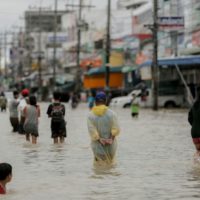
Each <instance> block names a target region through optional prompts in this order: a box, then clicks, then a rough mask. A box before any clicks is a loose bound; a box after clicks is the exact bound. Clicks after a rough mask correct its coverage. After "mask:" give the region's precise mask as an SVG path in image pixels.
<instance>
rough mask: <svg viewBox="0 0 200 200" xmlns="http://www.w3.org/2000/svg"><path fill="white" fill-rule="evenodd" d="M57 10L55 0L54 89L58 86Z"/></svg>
mask: <svg viewBox="0 0 200 200" xmlns="http://www.w3.org/2000/svg"><path fill="white" fill-rule="evenodd" d="M57 12H58V1H57V0H55V5H54V36H53V38H54V40H53V41H54V45H53V89H55V86H56V67H57V58H56V55H57V41H56V39H57V28H58V26H57Z"/></svg>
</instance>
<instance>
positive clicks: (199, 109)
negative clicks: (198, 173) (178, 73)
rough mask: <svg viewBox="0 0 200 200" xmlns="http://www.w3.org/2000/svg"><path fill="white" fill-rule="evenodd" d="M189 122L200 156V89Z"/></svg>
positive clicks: (189, 114) (189, 115)
mask: <svg viewBox="0 0 200 200" xmlns="http://www.w3.org/2000/svg"><path fill="white" fill-rule="evenodd" d="M188 121H189V123H190V125H191V126H192V128H191V136H192V139H193V143H194V145H195V147H196V150H197V154H198V155H199V156H200V87H198V88H197V98H196V101H195V102H194V104H193V106H192V108H191V109H190V111H189V113H188Z"/></svg>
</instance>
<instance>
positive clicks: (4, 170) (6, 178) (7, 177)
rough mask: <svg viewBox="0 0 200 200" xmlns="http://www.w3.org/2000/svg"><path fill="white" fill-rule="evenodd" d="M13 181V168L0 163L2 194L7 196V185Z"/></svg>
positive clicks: (0, 192)
mask: <svg viewBox="0 0 200 200" xmlns="http://www.w3.org/2000/svg"><path fill="white" fill-rule="evenodd" d="M11 179H12V166H11V165H10V164H8V163H0V194H6V184H7V183H8V182H10V181H11Z"/></svg>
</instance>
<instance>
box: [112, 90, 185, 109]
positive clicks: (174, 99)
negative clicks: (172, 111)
mask: <svg viewBox="0 0 200 200" xmlns="http://www.w3.org/2000/svg"><path fill="white" fill-rule="evenodd" d="M133 94H135V95H136V96H137V98H138V102H139V104H140V106H141V107H152V106H153V93H152V90H151V89H149V88H148V89H146V95H145V96H144V94H143V92H142V90H140V89H139V90H133V91H132V92H131V93H129V94H128V95H127V96H122V97H116V98H113V99H112V100H111V102H110V106H111V107H122V108H126V107H129V106H130V104H131V100H132V95H133ZM183 105H184V97H183V94H169V93H168V94H167V93H163V92H159V96H158V106H159V107H165V108H171V107H181V106H183Z"/></svg>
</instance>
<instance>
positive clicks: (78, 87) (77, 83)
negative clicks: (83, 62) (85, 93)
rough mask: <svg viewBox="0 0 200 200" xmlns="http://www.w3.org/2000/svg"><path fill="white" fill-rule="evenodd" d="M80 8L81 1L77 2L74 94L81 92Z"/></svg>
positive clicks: (81, 5)
mask: <svg viewBox="0 0 200 200" xmlns="http://www.w3.org/2000/svg"><path fill="white" fill-rule="evenodd" d="M82 7H83V0H79V12H78V22H77V26H78V30H77V57H76V65H77V76H76V79H77V80H76V88H75V90H76V92H80V90H81V69H80V51H81V20H82Z"/></svg>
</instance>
